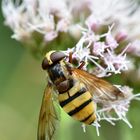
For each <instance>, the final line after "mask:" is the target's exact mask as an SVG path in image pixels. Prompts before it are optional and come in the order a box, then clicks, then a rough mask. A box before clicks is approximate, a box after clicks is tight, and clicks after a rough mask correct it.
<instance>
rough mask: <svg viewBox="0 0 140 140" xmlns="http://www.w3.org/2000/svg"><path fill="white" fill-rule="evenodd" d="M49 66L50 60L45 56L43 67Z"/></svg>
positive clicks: (44, 68)
mask: <svg viewBox="0 0 140 140" xmlns="http://www.w3.org/2000/svg"><path fill="white" fill-rule="evenodd" d="M48 66H49V62H48V60H47V58H44V59H43V61H42V69H43V70H46V69H47V67H48Z"/></svg>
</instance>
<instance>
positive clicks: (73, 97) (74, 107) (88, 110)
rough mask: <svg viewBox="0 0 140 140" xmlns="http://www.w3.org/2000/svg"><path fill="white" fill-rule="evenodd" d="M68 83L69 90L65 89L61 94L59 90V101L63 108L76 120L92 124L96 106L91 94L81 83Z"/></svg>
mask: <svg viewBox="0 0 140 140" xmlns="http://www.w3.org/2000/svg"><path fill="white" fill-rule="evenodd" d="M67 82H70V84H69V88H68V89H66V88H65V90H64V91H63V90H62V91H61V92H60V90H59V96H58V99H59V103H60V105H61V107H62V108H63V109H64V110H65V111H66V113H68V114H69V115H70V116H72V117H73V118H74V119H76V120H78V121H81V122H84V123H85V124H92V123H93V122H94V120H95V119H96V116H95V113H94V112H95V105H94V103H93V101H92V96H91V94H90V92H89V91H88V90H87V89H86V87H85V85H84V84H83V83H80V82H79V81H75V82H74V81H73V80H71V81H67ZM72 84H73V85H72Z"/></svg>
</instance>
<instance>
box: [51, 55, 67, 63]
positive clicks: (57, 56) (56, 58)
mask: <svg viewBox="0 0 140 140" xmlns="http://www.w3.org/2000/svg"><path fill="white" fill-rule="evenodd" d="M64 57H66V55H65V54H64V53H63V52H54V53H52V54H51V61H52V62H53V63H55V62H58V61H60V60H62V59H63V58H64Z"/></svg>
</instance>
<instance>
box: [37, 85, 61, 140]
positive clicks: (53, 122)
mask: <svg viewBox="0 0 140 140" xmlns="http://www.w3.org/2000/svg"><path fill="white" fill-rule="evenodd" d="M52 93H54V90H53V86H52V85H51V84H48V85H47V87H46V89H45V92H44V96H43V99H42V105H41V109H40V116H39V122H38V134H37V137H38V140H53V139H54V135H55V132H56V129H57V126H58V123H59V115H58V112H57V110H56V104H54V101H53V98H52V95H53V94H52Z"/></svg>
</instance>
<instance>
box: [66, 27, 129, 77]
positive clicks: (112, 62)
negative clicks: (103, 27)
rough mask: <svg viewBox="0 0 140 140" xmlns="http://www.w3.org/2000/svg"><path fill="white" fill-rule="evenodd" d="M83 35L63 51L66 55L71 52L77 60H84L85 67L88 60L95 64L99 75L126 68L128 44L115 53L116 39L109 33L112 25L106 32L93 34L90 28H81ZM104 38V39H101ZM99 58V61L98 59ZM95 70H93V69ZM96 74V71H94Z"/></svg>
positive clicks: (117, 71)
mask: <svg viewBox="0 0 140 140" xmlns="http://www.w3.org/2000/svg"><path fill="white" fill-rule="evenodd" d="M83 30H84V31H83V36H82V37H81V39H80V40H79V42H78V43H77V44H76V46H75V47H74V48H71V49H68V50H67V51H64V52H65V53H66V54H67V55H69V53H70V52H72V53H73V57H74V58H75V59H77V61H78V62H81V61H84V62H85V69H86V70H89V69H87V67H88V65H90V63H89V61H90V62H92V63H93V64H95V66H96V69H97V70H98V71H99V72H100V73H98V76H99V77H101V76H102V77H104V76H108V74H110V73H115V74H117V73H121V71H124V70H127V69H128V68H127V64H128V63H129V61H128V60H127V58H126V50H127V49H128V48H129V46H130V45H129V44H128V45H126V46H125V47H124V49H123V50H122V51H121V52H120V53H119V54H116V53H115V50H116V49H117V47H119V44H118V43H117V41H116V39H115V38H114V37H113V35H112V34H111V30H112V27H109V29H108V32H107V33H104V34H101V35H99V34H95V32H94V31H92V30H91V29H90V28H88V29H83ZM102 39H104V41H101V40H102ZM99 60H100V63H101V64H100V63H98V61H99ZM94 72H95V71H94ZM94 74H96V75H97V73H94Z"/></svg>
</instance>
